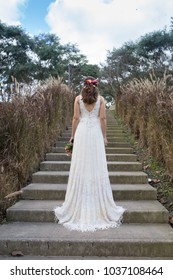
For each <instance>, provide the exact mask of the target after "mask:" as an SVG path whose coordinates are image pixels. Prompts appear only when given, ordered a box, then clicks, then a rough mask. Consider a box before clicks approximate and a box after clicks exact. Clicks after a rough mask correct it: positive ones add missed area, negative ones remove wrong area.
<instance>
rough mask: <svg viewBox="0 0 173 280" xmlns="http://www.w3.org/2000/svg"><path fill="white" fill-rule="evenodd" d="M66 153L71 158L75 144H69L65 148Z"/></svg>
mask: <svg viewBox="0 0 173 280" xmlns="http://www.w3.org/2000/svg"><path fill="white" fill-rule="evenodd" d="M65 151H66V154H67V156H71V154H72V151H73V144H70V143H67V144H66V146H65Z"/></svg>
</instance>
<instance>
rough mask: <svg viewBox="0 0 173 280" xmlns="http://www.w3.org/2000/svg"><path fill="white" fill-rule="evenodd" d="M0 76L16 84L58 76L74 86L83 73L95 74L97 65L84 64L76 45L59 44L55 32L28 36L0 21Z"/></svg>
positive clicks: (97, 70) (85, 74) (82, 56)
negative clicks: (14, 80)
mask: <svg viewBox="0 0 173 280" xmlns="http://www.w3.org/2000/svg"><path fill="white" fill-rule="evenodd" d="M0 64H1V68H0V78H1V81H3V82H5V83H10V82H11V76H13V77H15V78H16V79H17V81H18V82H19V83H21V82H24V83H30V82H32V81H34V80H37V81H44V80H45V79H48V78H50V77H55V78H57V77H62V78H63V79H64V81H65V82H66V83H68V84H69V85H70V86H72V87H73V88H76V87H77V85H78V84H79V82H80V81H81V80H82V79H83V76H87V75H91V74H92V75H93V76H96V77H98V72H99V69H98V66H97V65H91V64H87V59H86V57H85V56H84V55H82V54H81V53H80V51H79V49H78V48H77V47H76V45H74V44H71V43H68V44H65V45H62V44H61V43H60V38H59V37H57V36H56V35H55V34H39V35H37V36H34V37H33V38H31V37H30V36H29V35H28V34H27V33H26V32H25V31H24V30H23V29H22V28H21V27H20V26H7V25H5V24H3V23H1V22H0Z"/></svg>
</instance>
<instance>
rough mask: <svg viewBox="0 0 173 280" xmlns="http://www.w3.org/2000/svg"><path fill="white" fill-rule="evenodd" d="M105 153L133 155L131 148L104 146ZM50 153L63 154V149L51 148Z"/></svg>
mask: <svg viewBox="0 0 173 280" xmlns="http://www.w3.org/2000/svg"><path fill="white" fill-rule="evenodd" d="M105 150H106V153H107V154H133V148H131V147H127V148H126V147H124V148H121V147H118V148H116V147H115V148H114V147H108V146H106V149H105ZM50 151H51V152H52V153H65V148H64V147H52V148H51V150H50Z"/></svg>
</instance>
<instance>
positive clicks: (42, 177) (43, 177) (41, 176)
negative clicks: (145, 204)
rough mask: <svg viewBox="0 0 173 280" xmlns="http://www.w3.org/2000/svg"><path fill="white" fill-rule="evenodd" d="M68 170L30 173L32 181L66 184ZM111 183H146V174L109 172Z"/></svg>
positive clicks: (139, 172) (138, 172)
mask: <svg viewBox="0 0 173 280" xmlns="http://www.w3.org/2000/svg"><path fill="white" fill-rule="evenodd" d="M68 176H69V172H68V171H38V172H36V173H34V174H33V175H32V182H33V183H51V184H52V183H54V184H67V182H68ZM109 178H110V183H111V184H146V183H147V174H146V173H144V172H141V171H130V172H127V171H125V172H122V171H121V172H120V171H117V172H109Z"/></svg>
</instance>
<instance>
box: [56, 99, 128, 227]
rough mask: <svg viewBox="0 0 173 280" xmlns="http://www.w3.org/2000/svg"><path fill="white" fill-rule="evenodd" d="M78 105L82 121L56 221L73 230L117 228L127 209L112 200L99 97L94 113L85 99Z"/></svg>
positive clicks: (79, 125) (77, 132) (75, 140)
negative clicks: (63, 197)
mask: <svg viewBox="0 0 173 280" xmlns="http://www.w3.org/2000/svg"><path fill="white" fill-rule="evenodd" d="M79 104H80V121H79V124H78V126H77V129H76V133H75V136H74V145H73V153H72V158H71V166H70V173H69V179H68V185H67V191H66V196H65V201H64V203H63V205H62V206H61V207H57V208H55V209H54V211H55V218H56V220H58V221H59V224H63V225H64V226H65V227H67V228H68V229H70V230H79V231H95V230H97V229H107V228H113V227H118V226H119V225H120V224H121V221H122V216H123V212H124V211H125V209H124V208H122V207H120V206H116V204H115V202H114V200H113V195H112V189H111V185H110V181H109V176H108V169H107V162H106V154H105V144H104V139H103V134H102V130H101V125H100V119H99V109H100V95H99V96H98V99H97V102H96V103H95V107H94V109H93V110H92V111H91V112H89V111H88V110H87V109H86V107H85V105H84V102H83V101H82V97H80V101H79Z"/></svg>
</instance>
